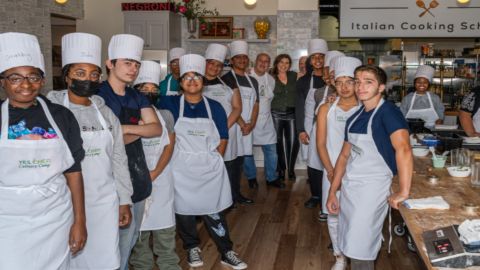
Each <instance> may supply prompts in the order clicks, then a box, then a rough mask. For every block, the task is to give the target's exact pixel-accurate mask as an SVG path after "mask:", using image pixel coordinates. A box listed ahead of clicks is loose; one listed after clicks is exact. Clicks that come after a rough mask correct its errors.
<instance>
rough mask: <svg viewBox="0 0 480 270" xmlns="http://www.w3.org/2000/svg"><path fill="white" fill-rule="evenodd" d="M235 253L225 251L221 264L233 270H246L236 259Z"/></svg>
mask: <svg viewBox="0 0 480 270" xmlns="http://www.w3.org/2000/svg"><path fill="white" fill-rule="evenodd" d="M237 255H238V254H237V253H235V252H234V251H233V250H230V251H227V253H225V254H223V256H222V264H224V265H227V266H230V267H231V268H233V269H247V267H248V266H247V264H246V263H244V262H243V261H242V260H240V258H238V257H237Z"/></svg>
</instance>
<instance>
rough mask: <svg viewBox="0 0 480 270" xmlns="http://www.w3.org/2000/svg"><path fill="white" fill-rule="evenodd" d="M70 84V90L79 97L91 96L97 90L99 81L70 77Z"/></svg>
mask: <svg viewBox="0 0 480 270" xmlns="http://www.w3.org/2000/svg"><path fill="white" fill-rule="evenodd" d="M71 80H72V84H71V85H70V87H69V88H70V90H72V92H73V93H74V94H75V95H77V96H79V97H91V96H93V95H95V94H96V93H97V92H98V88H99V87H100V83H99V82H93V81H90V80H84V81H82V80H77V79H71Z"/></svg>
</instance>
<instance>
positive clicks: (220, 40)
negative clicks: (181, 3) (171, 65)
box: [185, 38, 270, 43]
mask: <svg viewBox="0 0 480 270" xmlns="http://www.w3.org/2000/svg"><path fill="white" fill-rule="evenodd" d="M235 40H244V41H246V42H248V43H270V39H231V38H222V39H213V38H187V39H185V41H186V42H220V43H230V42H232V41H235Z"/></svg>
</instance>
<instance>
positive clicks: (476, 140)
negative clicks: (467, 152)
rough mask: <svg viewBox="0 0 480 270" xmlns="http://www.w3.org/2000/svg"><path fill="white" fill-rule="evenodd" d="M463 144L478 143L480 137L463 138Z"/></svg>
mask: <svg viewBox="0 0 480 270" xmlns="http://www.w3.org/2000/svg"><path fill="white" fill-rule="evenodd" d="M463 141H464V142H465V143H471V144H477V143H480V137H463Z"/></svg>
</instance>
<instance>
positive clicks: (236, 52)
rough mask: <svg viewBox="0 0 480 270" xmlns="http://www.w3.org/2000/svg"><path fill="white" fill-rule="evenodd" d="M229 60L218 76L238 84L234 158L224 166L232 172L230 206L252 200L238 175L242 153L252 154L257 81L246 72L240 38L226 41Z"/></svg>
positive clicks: (245, 52) (245, 55)
mask: <svg viewBox="0 0 480 270" xmlns="http://www.w3.org/2000/svg"><path fill="white" fill-rule="evenodd" d="M229 47H230V63H231V64H232V70H231V71H230V72H228V73H226V74H225V75H223V76H222V80H223V81H224V82H225V83H226V84H227V85H228V86H229V87H230V88H231V89H236V88H238V89H239V90H238V91H239V92H240V97H241V103H242V112H241V115H240V117H238V120H237V124H238V128H237V134H236V139H237V158H236V159H235V160H234V161H232V162H230V163H233V164H227V167H228V168H229V169H228V170H229V171H230V172H231V173H230V175H233V179H232V180H231V182H232V183H234V185H232V186H231V188H232V195H233V201H234V207H235V206H236V204H253V200H252V199H249V198H247V197H245V196H243V195H242V194H241V192H240V184H239V183H240V179H241V175H242V170H243V163H244V156H247V155H252V154H253V136H252V131H253V129H254V128H255V125H256V122H257V117H258V110H259V105H258V101H259V100H258V88H257V87H258V83H257V81H256V80H255V79H254V78H252V77H250V76H248V75H247V74H246V70H247V68H248V63H249V60H248V44H247V43H246V42H245V41H243V40H236V41H234V42H232V43H230V45H229Z"/></svg>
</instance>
